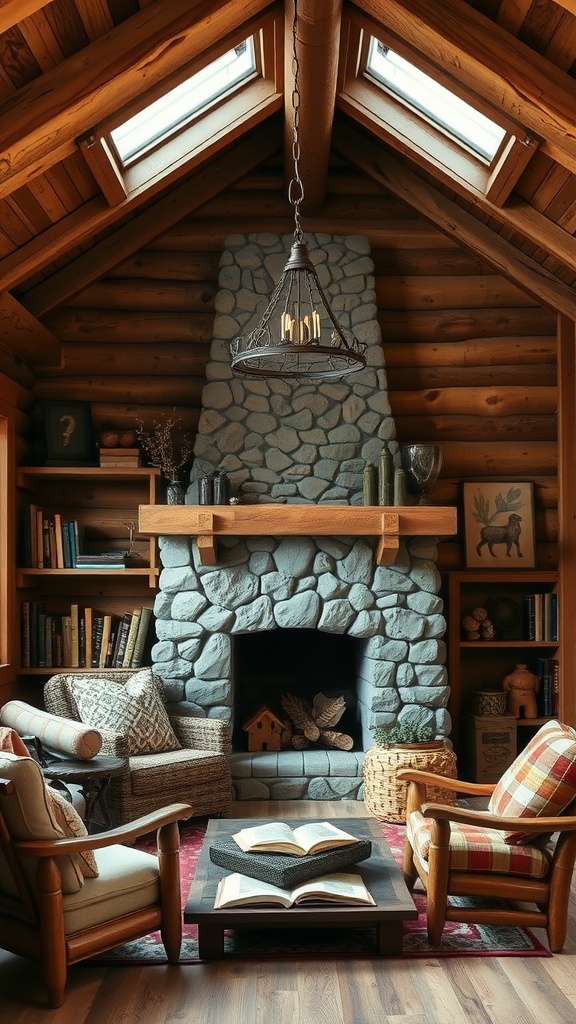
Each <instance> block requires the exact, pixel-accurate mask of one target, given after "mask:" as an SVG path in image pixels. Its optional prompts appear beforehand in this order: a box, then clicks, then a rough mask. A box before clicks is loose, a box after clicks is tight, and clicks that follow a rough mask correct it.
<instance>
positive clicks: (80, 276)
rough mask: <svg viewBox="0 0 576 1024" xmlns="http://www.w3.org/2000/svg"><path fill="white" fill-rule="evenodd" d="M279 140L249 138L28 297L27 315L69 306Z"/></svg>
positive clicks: (265, 130) (264, 132)
mask: <svg viewBox="0 0 576 1024" xmlns="http://www.w3.org/2000/svg"><path fill="white" fill-rule="evenodd" d="M276 139H277V133H276V132H275V131H271V130H270V127H269V126H268V125H265V126H264V127H262V128H259V129H258V131H256V132H254V133H253V134H251V135H248V136H247V137H246V139H245V141H244V144H243V145H242V146H240V145H236V146H235V148H234V154H233V158H232V157H231V156H230V153H229V152H225V153H223V154H222V155H221V156H220V157H218V158H217V159H215V160H213V161H211V162H210V163H209V165H208V166H207V167H206V168H203V169H202V170H200V171H198V172H197V173H196V174H194V175H192V176H190V177H189V178H187V179H186V181H185V182H184V183H183V184H181V185H179V186H177V187H175V188H172V189H171V190H170V191H169V192H168V194H167V195H165V196H163V197H162V198H160V199H158V200H157V202H155V203H154V204H153V205H152V206H150V207H149V208H148V209H146V210H144V211H143V212H142V213H140V214H139V215H138V216H136V217H134V219H133V220H131V221H130V222H129V223H127V224H125V225H124V226H123V227H121V228H119V229H118V231H115V232H114V233H113V234H112V235H110V236H109V237H108V238H106V239H104V241H103V242H100V243H99V244H98V245H96V246H95V247H94V248H93V249H90V251H89V252H87V253H84V254H83V255H82V256H80V257H79V258H78V259H77V260H75V261H74V263H72V264H71V265H70V266H69V267H66V268H65V269H64V270H61V271H59V272H58V273H56V274H54V275H53V276H52V277H51V278H49V279H48V280H46V281H44V282H43V283H42V284H40V285H38V286H37V287H36V288H33V289H32V290H31V291H29V292H28V293H27V295H26V297H25V299H24V300H23V301H24V302H25V304H26V309H28V310H29V311H30V312H31V313H33V314H34V315H35V316H41V315H42V314H44V313H46V312H48V310H50V309H53V308H54V307H55V306H58V305H60V304H61V303H63V302H66V300H67V299H70V298H71V297H72V296H73V295H75V294H76V293H77V292H79V291H81V289H82V288H85V287H86V286H87V285H89V284H90V283H91V282H92V281H94V280H95V279H96V278H98V277H101V276H102V274H105V273H106V272H107V271H109V270H111V269H112V267H115V266H117V264H119V263H121V262H122V260H125V259H128V257H129V256H131V255H132V254H133V253H134V252H136V251H137V250H138V249H141V248H142V247H143V246H145V245H146V244H147V243H148V242H150V241H151V240H152V239H154V238H157V237H158V235H161V234H163V233H164V232H165V231H166V230H167V229H168V228H169V227H171V226H172V225H173V224H177V223H178V222H179V221H181V220H182V218H183V217H186V216H187V215H188V214H190V213H192V212H193V210H195V209H197V207H199V206H202V205H203V204H204V203H206V202H208V200H209V199H212V198H213V196H215V195H217V194H218V193H219V192H221V191H222V190H223V189H226V188H229V187H230V185H232V184H233V182H234V181H237V180H238V179H239V178H241V177H242V176H243V175H245V174H248V173H249V172H250V171H252V170H253V169H254V168H255V167H257V166H258V165H259V164H260V163H263V162H264V161H266V160H269V159H270V158H271V157H272V156H273V155H274V154H275V153H276V152H277V149H278V147H277V144H276V141H275V140H276Z"/></svg>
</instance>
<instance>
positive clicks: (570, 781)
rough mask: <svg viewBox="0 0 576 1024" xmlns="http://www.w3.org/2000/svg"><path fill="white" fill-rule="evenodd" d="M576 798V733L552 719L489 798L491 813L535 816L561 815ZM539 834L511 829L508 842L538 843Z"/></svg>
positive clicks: (505, 774)
mask: <svg viewBox="0 0 576 1024" xmlns="http://www.w3.org/2000/svg"><path fill="white" fill-rule="evenodd" d="M575 799H576V732H575V731H574V729H571V728H570V727H569V726H568V725H563V724H561V723H560V722H557V721H552V722H547V723H546V724H545V725H543V726H542V727H541V728H540V729H539V730H538V732H537V733H536V735H535V736H533V737H532V739H531V740H530V741H529V742H528V743H527V745H526V746H525V748H524V750H522V751H521V753H520V754H519V755H518V757H517V758H516V760H515V761H514V762H513V763H512V764H511V765H510V767H509V768H508V769H507V770H506V771H505V772H504V775H503V776H502V778H501V779H500V781H499V782H498V784H497V785H496V788H495V789H494V792H493V793H492V796H491V798H490V803H489V805H488V809H489V810H490V812H491V813H492V814H495V815H497V816H499V817H500V816H504V817H509V818H536V817H538V816H541V815H547V816H552V817H554V816H556V815H558V814H562V812H563V811H565V810H566V808H567V807H569V806H570V804H571V803H572V801H573V800H575ZM536 840H537V837H536V836H535V835H528V834H527V833H524V832H509V833H507V835H506V842H507V843H523V842H526V843H535V842H536Z"/></svg>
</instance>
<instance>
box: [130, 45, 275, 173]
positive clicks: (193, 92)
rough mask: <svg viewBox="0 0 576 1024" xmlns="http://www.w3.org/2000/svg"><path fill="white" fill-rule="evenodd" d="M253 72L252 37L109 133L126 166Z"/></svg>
mask: <svg viewBox="0 0 576 1024" xmlns="http://www.w3.org/2000/svg"><path fill="white" fill-rule="evenodd" d="M255 71H256V58H255V52H254V40H253V38H252V36H250V37H249V38H248V39H246V40H245V41H244V42H243V43H241V44H240V45H239V46H235V47H234V49H232V50H228V51H227V53H224V54H222V56H221V57H219V58H218V59H217V60H215V61H213V62H212V63H211V64H208V66H207V67H205V68H203V69H202V71H198V72H197V73H196V74H195V75H192V76H191V78H188V79H187V80H186V81H185V82H182V83H181V84H180V85H178V86H176V88H175V89H171V90H170V92H167V93H166V94H165V95H164V96H161V97H160V99H158V100H156V101H155V102H154V103H151V104H150V105H149V106H147V107H145V109H144V110H141V111H140V112H139V113H138V114H135V115H134V117H131V118H130V119H129V120H128V121H125V122H124V124H121V125H119V127H118V128H115V129H114V130H113V131H111V132H110V137H111V139H112V141H113V143H114V146H115V148H116V151H117V153H118V156H119V158H120V160H121V162H122V164H123V165H124V167H126V166H128V165H129V164H130V163H132V162H134V160H136V159H138V158H139V157H141V156H142V155H143V153H145V152H146V151H147V150H148V149H150V148H151V147H152V146H154V145H156V144H157V143H158V142H160V141H162V140H163V139H165V138H166V137H167V136H169V135H171V134H173V133H174V132H176V131H177V130H178V129H179V128H181V127H183V126H184V125H185V124H187V123H188V122H189V121H190V120H191V119H192V118H193V117H194V116H195V115H198V114H199V113H201V112H202V111H204V110H205V109H206V108H207V107H208V106H210V105H211V104H212V103H214V101H215V100H217V99H219V98H221V97H222V96H223V95H224V94H225V93H227V92H229V91H230V90H231V89H233V88H234V87H235V86H237V85H239V84H240V82H243V81H245V80H246V79H247V78H248V77H249V76H250V75H252V74H253V73H254V72H255Z"/></svg>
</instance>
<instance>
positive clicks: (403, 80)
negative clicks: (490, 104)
mask: <svg viewBox="0 0 576 1024" xmlns="http://www.w3.org/2000/svg"><path fill="white" fill-rule="evenodd" d="M366 70H367V71H368V72H369V73H370V74H372V75H373V77H374V78H375V79H377V80H378V81H379V82H381V83H382V84H384V85H386V86H387V87H388V88H389V89H390V90H391V92H393V93H394V94H395V95H396V96H398V97H399V98H401V99H403V100H404V101H405V102H406V103H408V104H409V105H410V106H411V107H413V108H414V109H415V110H417V111H419V113H421V114H423V115H424V116H425V117H427V118H428V120H429V121H431V122H432V123H433V124H435V125H436V126H437V127H438V128H441V129H442V130H443V131H445V132H446V133H447V134H448V135H450V136H451V137H452V138H454V139H456V140H458V142H460V143H462V144H463V145H465V146H467V147H468V148H469V149H471V150H472V151H473V152H474V153H475V154H476V155H477V156H479V157H481V158H482V159H484V160H487V161H488V162H490V161H492V160H493V158H494V156H495V155H496V152H497V150H498V147H499V146H500V143H501V142H502V140H503V139H504V137H505V136H506V131H505V130H504V128H501V127H500V126H499V125H497V124H494V122H493V121H491V120H490V119H489V118H487V117H485V116H484V114H481V113H480V111H478V110H475V109H474V107H471V106H470V104H468V103H466V102H465V101H464V100H461V99H460V98H459V97H458V96H456V95H455V94H454V93H452V92H450V90H449V89H446V88H445V87H444V86H443V85H439V84H438V83H437V82H435V81H434V79H433V78H430V76H429V75H426V74H424V72H422V71H419V70H418V68H416V67H414V65H413V64H410V63H409V62H408V61H407V60H404V58H403V57H401V56H400V55H399V54H397V53H394V52H393V51H392V50H390V49H389V48H388V47H387V46H384V44H383V43H381V42H379V41H378V39H375V38H374V37H372V39H371V41H370V48H369V52H368V61H367V65H366Z"/></svg>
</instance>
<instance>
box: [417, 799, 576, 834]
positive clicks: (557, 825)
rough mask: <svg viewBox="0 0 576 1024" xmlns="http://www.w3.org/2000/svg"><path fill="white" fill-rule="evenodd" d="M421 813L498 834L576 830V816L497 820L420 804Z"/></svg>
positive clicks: (487, 814) (458, 809) (479, 813)
mask: <svg viewBox="0 0 576 1024" xmlns="http://www.w3.org/2000/svg"><path fill="white" fill-rule="evenodd" d="M420 811H421V813H422V814H423V815H424V817H425V818H434V820H439V819H440V820H448V821H450V822H452V821H453V822H455V823H456V824H460V825H480V826H482V827H483V828H491V829H497V830H498V831H499V832H525V833H527V834H528V835H540V834H541V833H542V832H573V831H574V830H576V815H566V817H562V816H560V817H554V818H547V817H544V816H541V817H540V816H537V817H535V818H498V817H496V816H495V815H494V814H490V812H489V811H472V810H467V809H465V808H463V807H450V806H447V805H446V804H435V803H431V804H422V807H421V808H420Z"/></svg>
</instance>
